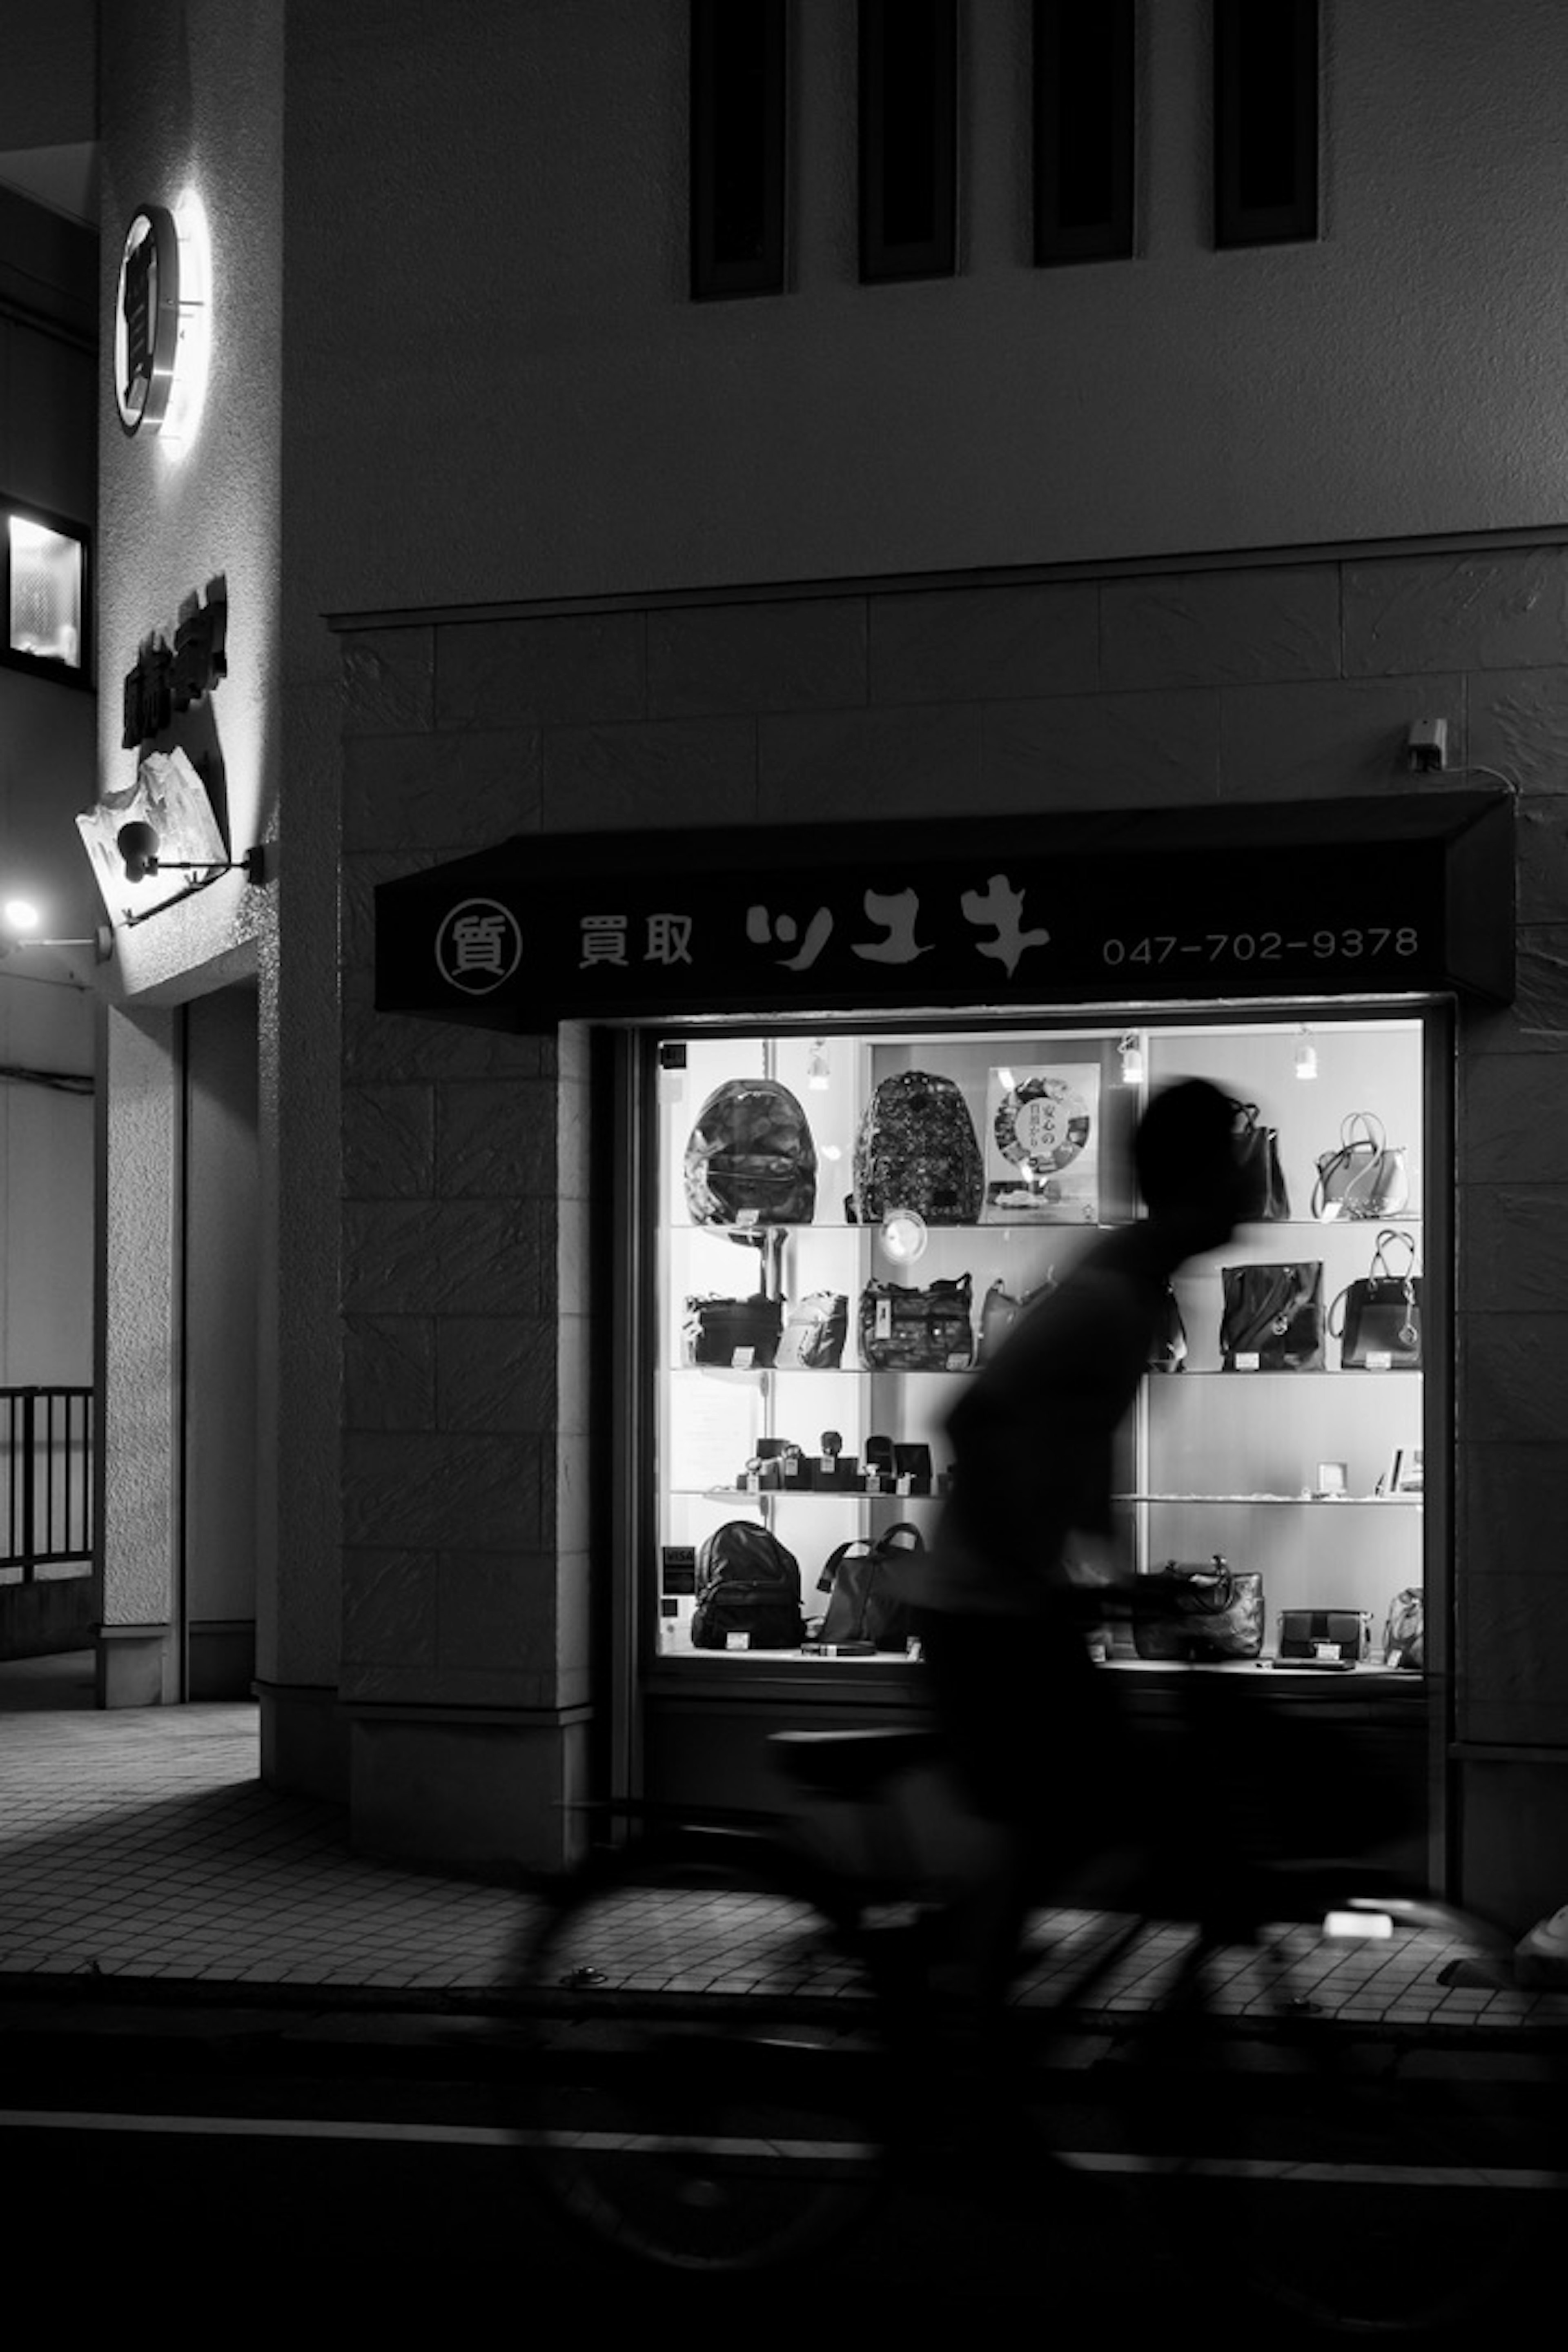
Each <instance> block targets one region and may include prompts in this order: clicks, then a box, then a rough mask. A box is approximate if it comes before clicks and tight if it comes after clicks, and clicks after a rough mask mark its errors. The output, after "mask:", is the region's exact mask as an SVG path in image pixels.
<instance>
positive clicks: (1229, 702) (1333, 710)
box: [1219, 672, 1465, 801]
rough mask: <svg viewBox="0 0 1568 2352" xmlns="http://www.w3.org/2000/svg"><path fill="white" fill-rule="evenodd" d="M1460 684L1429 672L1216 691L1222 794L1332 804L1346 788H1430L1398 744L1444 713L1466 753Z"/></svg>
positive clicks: (1455, 749) (1459, 751)
mask: <svg viewBox="0 0 1568 2352" xmlns="http://www.w3.org/2000/svg"><path fill="white" fill-rule="evenodd" d="M1464 714H1465V681H1464V679H1463V677H1461V676H1459V675H1458V673H1457V672H1456V673H1452V674H1448V675H1444V676H1434V677H1395V678H1371V679H1360V678H1339V679H1318V680H1310V681H1308V680H1291V681H1286V682H1282V683H1278V684H1275V683H1269V684H1260V685H1256V686H1230V687H1226V688H1225V689H1224V691H1223V693H1222V694H1221V696H1220V755H1219V769H1220V784H1219V791H1220V797H1221V799H1222V800H1227V801H1228V800H1247V801H1262V800H1282V801H1307V800H1336V799H1339V798H1340V797H1341V796H1342V795H1343V794H1344V793H1396V792H1429V791H1430V790H1431V788H1432V779H1431V777H1430V776H1422V775H1416V774H1413V773H1412V772H1411V771H1410V770H1409V768H1407V766H1406V765H1405V741H1406V740H1407V738H1408V736H1409V733H1410V722H1411V720H1412V719H1447V722H1448V741H1449V746H1450V756H1451V758H1452V759H1453V760H1454V761H1462V759H1463V758H1464V742H1465V716H1464Z"/></svg>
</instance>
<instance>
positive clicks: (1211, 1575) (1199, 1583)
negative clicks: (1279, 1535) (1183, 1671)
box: [1132, 1551, 1263, 1665]
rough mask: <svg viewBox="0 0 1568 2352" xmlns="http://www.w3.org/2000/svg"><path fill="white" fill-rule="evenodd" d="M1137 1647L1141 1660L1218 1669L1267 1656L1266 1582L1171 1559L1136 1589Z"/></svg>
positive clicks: (1253, 1573) (1247, 1571)
mask: <svg viewBox="0 0 1568 2352" xmlns="http://www.w3.org/2000/svg"><path fill="white" fill-rule="evenodd" d="M1132 1644H1133V1647H1134V1649H1135V1650H1136V1651H1137V1653H1138V1655H1139V1656H1140V1657H1141V1658H1146V1659H1151V1660H1157V1661H1162V1662H1165V1663H1170V1664H1184V1665H1211V1664H1218V1663H1219V1662H1220V1661H1221V1660H1223V1659H1226V1658H1257V1657H1260V1656H1261V1655H1262V1654H1263V1579H1262V1577H1261V1576H1260V1575H1259V1574H1258V1570H1256V1569H1252V1568H1244V1569H1233V1568H1231V1567H1229V1566H1227V1564H1226V1561H1225V1560H1224V1559H1222V1558H1221V1556H1220V1554H1219V1553H1218V1552H1217V1551H1216V1552H1215V1554H1214V1556H1213V1558H1212V1559H1207V1560H1200V1561H1194V1560H1179V1559H1168V1560H1167V1561H1166V1562H1165V1564H1164V1566H1163V1568H1156V1569H1153V1570H1151V1571H1150V1572H1149V1573H1148V1574H1147V1575H1145V1576H1140V1577H1136V1578H1134V1580H1133V1584H1132Z"/></svg>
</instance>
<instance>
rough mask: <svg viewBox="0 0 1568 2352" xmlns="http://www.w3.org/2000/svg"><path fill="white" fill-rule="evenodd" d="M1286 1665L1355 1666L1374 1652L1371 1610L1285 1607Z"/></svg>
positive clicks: (1281, 1652) (1282, 1659)
mask: <svg viewBox="0 0 1568 2352" xmlns="http://www.w3.org/2000/svg"><path fill="white" fill-rule="evenodd" d="M1275 1654H1276V1656H1277V1657H1278V1659H1279V1663H1280V1664H1282V1665H1294V1666H1340V1667H1344V1666H1354V1665H1360V1664H1362V1663H1363V1660H1364V1659H1367V1658H1370V1657H1371V1655H1372V1612H1371V1610H1370V1609H1281V1611H1280V1612H1279V1644H1278V1648H1277V1650H1276V1653H1275Z"/></svg>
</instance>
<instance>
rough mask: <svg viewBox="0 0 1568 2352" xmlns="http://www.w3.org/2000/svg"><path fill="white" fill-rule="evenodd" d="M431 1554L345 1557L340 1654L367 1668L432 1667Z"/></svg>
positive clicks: (433, 1598) (433, 1597)
mask: <svg viewBox="0 0 1568 2352" xmlns="http://www.w3.org/2000/svg"><path fill="white" fill-rule="evenodd" d="M437 1568H438V1563H437V1557H436V1554H435V1553H434V1552H433V1551H425V1552H422V1551H405V1550H391V1549H389V1550H386V1551H371V1552H349V1553H347V1554H346V1555H345V1556H344V1559H343V1655H344V1657H345V1659H347V1660H351V1661H353V1662H354V1663H355V1664H363V1665H367V1666H388V1665H390V1666H405V1667H406V1666H420V1665H434V1664H435V1662H436V1628H437V1617H436V1580H437Z"/></svg>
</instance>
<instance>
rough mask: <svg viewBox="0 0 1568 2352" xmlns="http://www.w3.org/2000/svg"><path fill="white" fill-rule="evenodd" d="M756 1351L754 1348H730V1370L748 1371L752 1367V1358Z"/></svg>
mask: <svg viewBox="0 0 1568 2352" xmlns="http://www.w3.org/2000/svg"><path fill="white" fill-rule="evenodd" d="M756 1352H757V1351H756V1349H754V1348H735V1349H731V1355H730V1370H731V1371H732V1372H749V1371H750V1370H751V1369H752V1357H753V1356H754V1355H755V1354H756Z"/></svg>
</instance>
